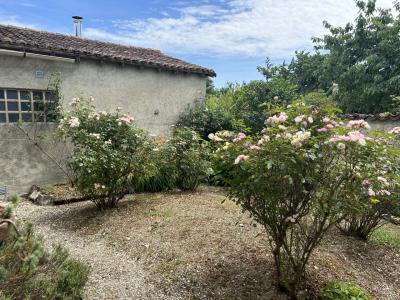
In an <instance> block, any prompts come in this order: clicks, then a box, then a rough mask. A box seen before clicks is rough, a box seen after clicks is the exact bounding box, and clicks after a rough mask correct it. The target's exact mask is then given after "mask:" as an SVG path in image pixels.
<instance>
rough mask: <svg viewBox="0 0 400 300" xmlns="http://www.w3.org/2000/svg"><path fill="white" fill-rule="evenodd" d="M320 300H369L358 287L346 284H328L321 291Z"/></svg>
mask: <svg viewBox="0 0 400 300" xmlns="http://www.w3.org/2000/svg"><path fill="white" fill-rule="evenodd" d="M319 299H320V300H370V299H371V297H370V296H368V295H367V294H366V293H365V292H364V291H363V290H362V289H361V288H360V287H359V286H357V285H355V284H352V283H346V282H330V283H328V284H327V285H326V286H325V288H324V289H323V290H322V292H321V295H320V297H319Z"/></svg>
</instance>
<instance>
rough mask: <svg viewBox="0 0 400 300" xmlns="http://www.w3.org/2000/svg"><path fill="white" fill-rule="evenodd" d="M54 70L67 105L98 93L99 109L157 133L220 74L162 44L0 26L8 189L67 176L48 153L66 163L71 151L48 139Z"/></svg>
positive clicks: (2, 180)
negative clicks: (150, 45) (164, 50)
mask: <svg viewBox="0 0 400 300" xmlns="http://www.w3.org/2000/svg"><path fill="white" fill-rule="evenodd" d="M54 74H58V75H57V77H59V79H60V82H61V84H60V89H59V90H60V92H61V95H62V96H63V97H62V98H63V99H60V100H62V101H61V103H62V105H67V104H66V103H68V102H69V101H70V100H71V99H72V98H73V97H75V96H85V97H89V96H93V97H94V99H95V105H96V107H97V108H98V109H100V110H113V109H115V108H116V107H122V110H123V112H129V113H130V114H131V115H133V116H134V117H135V120H136V124H137V125H138V126H139V127H141V128H144V129H146V130H147V131H149V132H150V133H153V134H157V135H160V134H168V133H169V132H170V130H171V125H172V124H174V123H175V121H176V120H177V117H178V115H179V114H180V112H182V111H183V110H184V108H185V107H186V106H187V105H188V104H192V103H194V102H195V101H201V100H202V99H204V97H205V92H206V79H207V77H209V76H215V72H214V71H213V70H211V69H207V68H203V67H201V66H198V65H194V64H191V63H187V62H184V61H182V60H179V59H176V58H173V57H170V56H167V55H165V54H163V53H162V52H161V51H159V50H154V49H146V48H139V47H131V46H124V45H118V44H112V43H107V42H101V41H96V40H88V39H83V38H81V37H79V36H68V35H63V34H58V33H50V32H42V31H36V30H32V29H26V28H19V27H14V26H5V25H0V149H1V150H2V154H1V159H0V168H1V170H2V172H1V173H0V185H5V186H8V187H9V190H10V192H13V191H16V192H22V191H26V190H27V189H28V188H29V187H30V186H31V185H32V184H39V185H43V184H50V183H55V182H59V181H61V180H62V179H63V178H64V174H63V173H62V172H61V170H60V169H59V168H58V167H57V164H56V163H55V162H54V161H52V160H51V159H49V155H46V153H47V154H50V156H52V157H56V158H57V159H59V160H60V161H61V159H62V158H63V157H65V155H66V154H65V152H67V151H66V149H65V145H59V144H55V143H54V142H53V141H52V139H51V138H49V136H50V135H51V132H52V131H53V129H54V126H55V123H54V118H53V115H52V114H51V111H50V110H49V109H48V108H49V107H52V106H54V105H56V103H57V100H59V99H55V97H54V93H53V91H52V89H53V83H52V79H51V78H53V79H54V76H52V75H54ZM46 110H48V111H46ZM39 136H40V138H38V137H39ZM38 146H39V147H41V148H42V150H39V149H38Z"/></svg>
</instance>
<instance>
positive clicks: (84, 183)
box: [59, 98, 146, 209]
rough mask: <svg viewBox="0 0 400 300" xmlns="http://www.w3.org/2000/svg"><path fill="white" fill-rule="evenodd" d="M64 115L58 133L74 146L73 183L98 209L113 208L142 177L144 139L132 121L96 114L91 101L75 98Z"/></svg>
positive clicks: (129, 118)
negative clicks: (132, 183)
mask: <svg viewBox="0 0 400 300" xmlns="http://www.w3.org/2000/svg"><path fill="white" fill-rule="evenodd" d="M71 106H72V109H71V111H69V112H63V113H62V116H63V118H62V119H61V121H60V125H59V132H60V134H61V136H64V137H66V138H68V139H69V140H71V142H72V144H73V145H74V150H73V155H72V157H71V158H70V161H69V166H70V167H71V169H72V170H73V172H74V174H75V184H76V186H77V188H78V189H79V190H80V192H81V193H82V194H83V195H86V196H90V197H91V199H92V200H93V201H94V203H95V204H96V205H97V207H98V208H100V209H104V208H110V207H114V206H115V205H116V204H117V203H118V201H119V200H120V199H121V198H122V197H123V196H124V195H125V194H126V191H127V190H128V189H129V184H130V182H131V181H132V179H133V178H134V177H135V176H141V170H142V168H143V161H144V160H145V155H146V153H144V152H143V149H145V148H144V147H143V145H144V144H145V141H146V136H145V134H144V132H143V131H142V130H141V129H138V128H137V127H135V126H134V125H133V118H132V117H131V116H129V115H127V114H122V115H121V114H120V112H119V111H118V110H117V111H116V112H113V113H109V112H104V111H100V112H96V111H95V109H94V105H93V104H92V101H91V100H84V99H79V98H75V99H73V101H72V102H71Z"/></svg>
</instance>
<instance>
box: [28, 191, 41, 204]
mask: <svg viewBox="0 0 400 300" xmlns="http://www.w3.org/2000/svg"><path fill="white" fill-rule="evenodd" d="M40 196H42V194H41V193H40V192H39V190H33V191H32V192H31V193H30V194H29V197H28V198H29V199H30V200H32V201H33V202H35V201H36V200H37V199H38V198H39V197H40Z"/></svg>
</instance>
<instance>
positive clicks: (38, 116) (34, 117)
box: [0, 87, 59, 125]
mask: <svg viewBox="0 0 400 300" xmlns="http://www.w3.org/2000/svg"><path fill="white" fill-rule="evenodd" d="M0 91H2V92H3V94H4V95H3V98H1V99H0V101H2V102H4V110H1V111H0V114H2V115H3V114H4V115H5V121H4V122H2V121H0V125H2V124H15V123H18V122H22V123H43V124H44V123H55V122H57V121H56V120H55V119H53V118H51V117H49V116H50V115H52V113H51V112H50V114H49V113H48V111H46V108H47V105H46V104H47V103H49V104H52V105H58V102H59V100H58V99H56V97H55V91H54V90H49V89H47V90H40V89H29V88H10V87H0ZM8 91H16V92H17V99H11V98H10V99H9V98H8V97H9V96H8ZM25 93H27V94H25ZM36 93H40V94H41V96H40V98H41V99H38V100H35V97H34V95H35V94H36ZM21 94H22V95H23V96H22V97H21ZM25 95H29V99H22V98H25V97H24V96H25ZM47 98H49V99H47ZM9 103H17V110H15V109H13V110H11V109H9ZM25 103H27V104H29V105H30V110H22V106H23V104H25ZM38 103H41V105H42V107H40V108H42V110H36V109H35V108H36V107H37V104H38ZM49 107H50V105H49ZM10 114H11V115H13V116H14V115H18V120H17V121H14V120H11V121H10ZM25 118H26V119H25ZM48 118H49V120H48Z"/></svg>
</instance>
